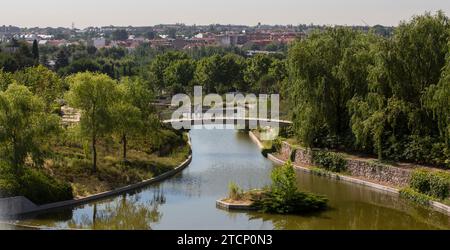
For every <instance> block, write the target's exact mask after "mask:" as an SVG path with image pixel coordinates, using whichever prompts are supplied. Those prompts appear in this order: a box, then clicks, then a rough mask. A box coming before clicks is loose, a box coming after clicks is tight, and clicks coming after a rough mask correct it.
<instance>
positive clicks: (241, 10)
mask: <svg viewBox="0 0 450 250" xmlns="http://www.w3.org/2000/svg"><path fill="white" fill-rule="evenodd" d="M436 10H443V11H444V12H445V13H446V14H447V15H450V0H71V1H68V0H20V1H18V0H16V1H6V0H5V1H2V3H0V25H3V24H7V25H17V26H22V27H34V26H41V27H44V26H63V27H69V26H70V25H71V23H72V22H74V23H75V26H76V27H78V28H83V27H86V26H102V25H110V24H111V25H154V24H160V23H177V22H179V23H181V22H182V23H186V24H211V23H221V24H248V25H255V24H257V23H258V22H261V23H264V24H300V23H306V24H309V23H315V24H344V25H345V24H348V25H351V24H359V25H363V24H364V22H363V21H362V20H364V21H365V22H366V23H368V24H369V25H375V24H383V25H397V24H398V23H399V21H400V20H407V19H409V18H410V17H411V16H412V15H414V14H422V13H424V12H425V11H432V12H434V11H436Z"/></svg>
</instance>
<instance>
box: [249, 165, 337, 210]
mask: <svg viewBox="0 0 450 250" xmlns="http://www.w3.org/2000/svg"><path fill="white" fill-rule="evenodd" d="M271 178H272V182H273V184H272V186H271V187H270V189H269V190H268V191H267V192H265V193H264V194H263V195H262V196H261V197H260V198H259V199H257V200H255V201H254V206H255V207H256V208H258V209H260V210H261V211H262V212H268V213H279V214H298V213H307V212H316V211H320V210H324V209H326V208H327V203H328V199H326V198H325V197H322V196H318V195H315V194H310V193H305V192H300V191H298V188H297V181H296V175H295V171H294V167H293V166H292V164H290V163H288V164H286V165H285V166H283V167H280V168H276V169H275V170H274V171H273V172H272V176H271Z"/></svg>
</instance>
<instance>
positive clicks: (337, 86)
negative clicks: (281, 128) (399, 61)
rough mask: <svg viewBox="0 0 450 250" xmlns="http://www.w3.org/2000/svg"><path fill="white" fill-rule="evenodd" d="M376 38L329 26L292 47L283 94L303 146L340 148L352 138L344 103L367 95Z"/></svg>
mask: <svg viewBox="0 0 450 250" xmlns="http://www.w3.org/2000/svg"><path fill="white" fill-rule="evenodd" d="M374 39H376V37H374V36H373V35H371V34H362V33H360V32H357V31H353V30H351V29H348V28H337V29H331V28H330V29H328V30H326V31H325V32H323V33H314V34H312V35H311V36H310V37H309V38H308V39H306V40H304V41H300V42H297V43H296V44H294V45H293V46H292V47H291V48H290V50H289V56H288V63H287V65H288V75H289V76H288V84H286V86H287V88H288V91H286V92H287V93H288V97H289V102H290V106H291V107H292V110H291V111H292V120H293V122H294V129H295V131H296V134H297V137H298V139H299V140H300V141H301V142H303V143H304V144H305V145H306V146H339V145H342V144H344V145H345V144H347V142H348V141H349V140H350V139H349V138H351V129H350V126H349V113H348V109H347V103H348V101H349V100H350V99H351V98H353V97H354V96H363V95H365V93H366V92H367V83H366V81H367V80H366V78H367V77H366V76H367V74H368V67H369V65H371V63H372V62H371V61H372V58H373V56H372V55H371V54H372V51H371V48H370V47H371V44H372V43H373V41H372V40H374Z"/></svg>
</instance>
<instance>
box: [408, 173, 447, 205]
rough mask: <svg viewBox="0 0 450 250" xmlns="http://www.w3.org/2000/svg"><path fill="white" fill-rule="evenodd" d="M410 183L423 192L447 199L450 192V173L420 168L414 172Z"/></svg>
mask: <svg viewBox="0 0 450 250" xmlns="http://www.w3.org/2000/svg"><path fill="white" fill-rule="evenodd" d="M409 185H410V187H411V188H412V189H414V190H416V191H417V192H420V193H422V194H426V195H429V196H432V197H434V198H438V199H446V198H447V197H448V196H449V192H450V191H449V190H450V175H449V174H447V173H443V172H432V171H427V170H424V169H419V170H416V171H414V172H413V174H412V176H411V180H410V183H409Z"/></svg>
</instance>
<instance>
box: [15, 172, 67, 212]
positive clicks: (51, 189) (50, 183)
mask: <svg viewBox="0 0 450 250" xmlns="http://www.w3.org/2000/svg"><path fill="white" fill-rule="evenodd" d="M20 179H21V183H22V185H21V187H20V190H19V194H20V195H21V196H25V197H27V198H28V199H30V200H31V201H33V202H34V203H36V204H45V203H51V202H57V201H64V200H70V199H72V198H73V194H72V187H71V186H70V185H69V184H67V183H62V182H60V181H57V180H56V179H54V178H52V177H50V176H48V175H46V174H44V173H43V172H41V171H39V170H35V169H28V168H27V170H26V171H24V174H23V176H21V178H20Z"/></svg>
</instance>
